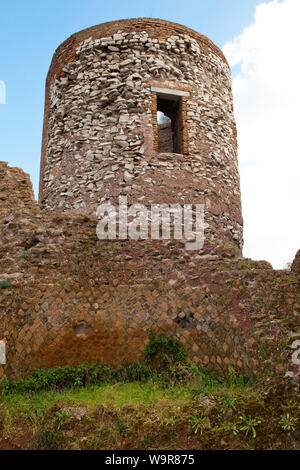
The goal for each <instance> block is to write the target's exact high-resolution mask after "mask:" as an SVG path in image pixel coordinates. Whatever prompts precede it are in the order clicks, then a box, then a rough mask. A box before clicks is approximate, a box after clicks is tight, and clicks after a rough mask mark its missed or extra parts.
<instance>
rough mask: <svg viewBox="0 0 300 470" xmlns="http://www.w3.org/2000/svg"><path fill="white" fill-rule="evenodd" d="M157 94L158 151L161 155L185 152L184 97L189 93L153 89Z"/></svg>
mask: <svg viewBox="0 0 300 470" xmlns="http://www.w3.org/2000/svg"><path fill="white" fill-rule="evenodd" d="M152 92H155V94H156V115H157V136H156V138H157V150H158V152H159V153H178V154H183V153H185V152H184V142H183V136H184V132H183V130H184V118H183V106H182V101H183V97H187V96H189V93H188V92H184V91H180V90H170V89H162V88H156V87H152Z"/></svg>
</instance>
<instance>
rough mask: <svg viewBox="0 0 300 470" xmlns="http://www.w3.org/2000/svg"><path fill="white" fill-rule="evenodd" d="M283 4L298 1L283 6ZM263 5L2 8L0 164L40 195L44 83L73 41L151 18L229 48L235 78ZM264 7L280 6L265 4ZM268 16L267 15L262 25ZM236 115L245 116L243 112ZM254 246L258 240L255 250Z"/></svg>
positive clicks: (243, 1) (151, 1) (65, 0)
mask: <svg viewBox="0 0 300 470" xmlns="http://www.w3.org/2000/svg"><path fill="white" fill-rule="evenodd" d="M296 1H298V0H296ZM281 2H284V3H285V2H286V3H289V2H290V3H293V2H295V0H278V3H281ZM261 3H262V2H261V1H259V0H185V1H182V0H181V1H179V0H146V1H145V0H143V1H137V0H127V1H121V0H110V1H107V0H105V1H103V0H44V1H40V0H11V1H4V0H2V2H1V5H0V81H3V82H5V85H6V104H5V105H2V104H0V160H4V161H8V162H9V164H10V165H11V166H19V167H21V168H23V169H24V170H25V171H26V172H27V173H30V175H31V180H32V182H33V185H34V189H35V193H36V195H37V188H38V181H39V165H40V151H41V138H42V124H43V107H44V93H45V79H46V75H47V72H48V69H49V66H50V62H51V59H52V56H53V54H54V51H55V49H56V48H57V47H58V46H59V44H61V42H63V41H64V40H65V39H66V38H67V37H69V36H70V35H71V34H73V33H75V32H77V31H80V30H81V29H84V28H87V27H89V26H93V25H95V24H98V23H103V22H106V21H112V20H117V19H122V18H134V17H153V18H162V19H166V20H169V21H174V22H177V23H181V24H183V25H186V26H189V27H191V28H193V29H195V30H196V31H198V32H200V33H202V34H204V35H206V36H208V37H209V38H210V39H211V40H212V41H213V42H214V43H215V44H216V45H217V46H219V47H220V48H222V47H223V46H224V44H227V45H228V44H229V48H228V50H229V55H231V56H232V57H231V64H232V66H234V69H233V72H234V74H233V75H234V76H236V74H239V73H241V70H242V68H243V65H245V64H244V63H243V61H244V57H243V56H242V54H243V48H242V46H241V44H242V43H243V42H242V40H241V41H240V44H239V46H240V56H239V57H237V54H236V53H235V51H236V46H237V44H234V38H239V36H240V35H242V34H243V31H244V30H245V28H247V27H249V25H251V24H253V23H254V22H255V10H256V6H257V5H259V4H261ZM267 3H272V4H274V3H275V4H277V1H276V0H267ZM299 3H300V2H299ZM273 6H274V5H273ZM273 9H274V8H273ZM266 16H268V12H267V13H266V14H265V16H264V18H265V17H266ZM230 45H231V49H230ZM234 47H235V49H234ZM242 78H243V77H242ZM239 97H240V95H239V96H238V97H237V101H238V100H239ZM0 98H1V97H0ZM252 102H253V100H252ZM250 104H251V103H250V102H249V105H250ZM238 112H239V114H241V115H242V113H240V110H239V108H238ZM237 124H238V125H239V122H238V123H237ZM238 130H239V128H238ZM250 160H251V158H250ZM245 162H246V163H245ZM243 165H246V166H247V158H246V157H245V158H244V160H243V159H242V166H243ZM245 207H246V208H247V201H246V205H245ZM247 210H248V209H247ZM245 215H246V222H247V212H246V214H244V218H245ZM249 220H250V219H249ZM249 220H248V222H249ZM245 236H246V234H245ZM264 236H265V234H264ZM246 242H247V240H246ZM257 243H258V244H259V240H256V246H257ZM261 246H263V245H261ZM293 246H294V245H293ZM295 246H296V242H295ZM299 247H300V239H299ZM293 249H294V248H293ZM274 250H277V248H276V247H275V248H274ZM277 251H278V250H277ZM246 254H248V255H249V256H251V257H254V258H257V257H258V258H265V259H269V260H270V261H272V259H271V258H272V256H273V255H272V254H271V255H268V256H269V258H268V256H264V251H263V250H258V251H257V252H256V251H255V247H254V249H252V251H251V249H250V251H249V250H248V251H247V253H246ZM293 254H294V253H293ZM291 257H292V254H287V255H285V258H284V259H285V260H286V261H289V260H290V258H291ZM276 263H277V264H280V263H283V261H282V260H281V261H279V260H277V261H276ZM276 263H275V264H276Z"/></svg>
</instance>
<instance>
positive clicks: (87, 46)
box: [39, 18, 243, 253]
mask: <svg viewBox="0 0 300 470" xmlns="http://www.w3.org/2000/svg"><path fill="white" fill-rule="evenodd" d="M159 111H160V112H161V114H160V116H162V117H163V118H164V119H163V122H162V123H160V121H159V120H158V117H157V116H158V114H159V113H158V112H159ZM120 195H124V196H125V195H126V196H127V200H128V203H129V204H133V203H143V204H146V205H150V204H152V203H158V204H162V203H167V204H198V203H199V204H200V203H201V204H204V205H205V239H206V240H210V241H211V240H215V241H222V242H229V243H231V244H232V245H233V246H234V247H235V248H236V252H237V253H240V252H241V247H242V238H243V234H242V223H243V222H242V216H241V202H240V187H239V173H238V167H237V140H236V125H235V121H234V115H233V103H232V92H231V74H230V69H229V66H228V64H227V62H226V59H225V58H224V56H223V54H222V52H221V51H220V50H219V49H218V48H217V47H216V46H215V45H214V44H213V43H212V42H211V41H210V40H209V39H208V38H206V37H205V36H202V35H201V34H199V33H197V32H195V31H193V30H191V29H189V28H187V27H185V26H181V25H179V24H175V23H171V22H168V21H163V20H157V19H152V18H151V19H149V18H138V19H130V20H120V21H113V22H109V23H104V24H100V25H97V26H94V27H92V28H88V29H86V30H83V31H81V32H79V33H76V34H74V35H72V36H71V37H70V38H69V39H67V40H66V41H65V42H64V43H63V44H62V45H60V46H59V47H58V49H57V51H56V52H55V54H54V57H53V60H52V63H51V67H50V70H49V73H48V77H47V83H46V101H45V118H44V131H43V145H42V160H41V174H40V195H39V198H40V204H41V206H42V207H43V208H46V209H56V208H60V209H62V210H80V211H83V212H88V213H94V212H95V209H96V208H97V206H98V205H99V204H100V203H102V202H105V201H106V202H108V201H110V202H111V203H113V204H116V203H117V202H118V198H119V196H120Z"/></svg>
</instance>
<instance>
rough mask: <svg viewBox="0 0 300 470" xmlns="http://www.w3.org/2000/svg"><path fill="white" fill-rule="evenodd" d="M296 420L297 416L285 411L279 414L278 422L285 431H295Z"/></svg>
mask: <svg viewBox="0 0 300 470" xmlns="http://www.w3.org/2000/svg"><path fill="white" fill-rule="evenodd" d="M297 421H298V420H297V418H294V417H293V416H291V415H290V414H289V413H287V414H286V415H281V416H280V421H279V424H280V426H281V427H282V429H284V430H285V431H295V429H296V423H297Z"/></svg>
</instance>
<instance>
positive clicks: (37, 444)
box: [0, 332, 299, 449]
mask: <svg viewBox="0 0 300 470" xmlns="http://www.w3.org/2000/svg"><path fill="white" fill-rule="evenodd" d="M0 393H1V396H0V449H2V448H28V449H260V448H261V449H267V448H276V449H277V448H295V446H297V442H298V441H297V439H299V430H298V428H297V426H296V425H297V422H298V419H299V418H298V415H299V408H298V405H297V403H296V402H295V400H294V399H292V398H291V397H288V398H286V399H285V398H284V396H283V394H282V392H281V391H280V392H279V393H278V396H277V395H276V393H275V390H274V389H273V390H272V394H269V393H267V392H266V390H264V389H262V388H261V386H258V384H255V383H254V382H252V381H250V380H249V378H247V377H244V376H238V375H237V374H236V372H235V370H234V369H233V368H230V369H229V371H228V375H227V377H220V376H218V375H217V374H215V373H212V372H210V371H201V370H199V368H198V367H197V366H196V365H195V364H190V363H188V361H187V357H186V354H185V352H184V351H183V350H182V348H181V345H180V343H179V341H178V340H177V339H176V338H174V337H172V336H169V335H167V336H165V335H157V336H156V335H154V334H153V333H152V332H150V341H149V343H148V346H147V348H146V351H145V360H144V361H143V362H137V363H134V364H124V365H122V366H120V367H117V368H112V367H109V366H104V365H99V364H93V365H87V364H84V365H80V366H66V367H57V368H55V369H51V370H37V371H35V372H34V373H33V374H32V375H31V376H29V377H27V378H25V379H20V380H15V381H8V380H6V379H3V380H2V381H1V382H0ZM274 436H275V437H274ZM277 436H279V438H278V439H277V440H276V437H277Z"/></svg>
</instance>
